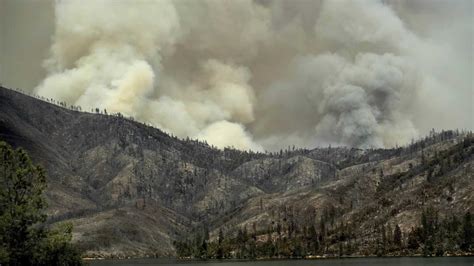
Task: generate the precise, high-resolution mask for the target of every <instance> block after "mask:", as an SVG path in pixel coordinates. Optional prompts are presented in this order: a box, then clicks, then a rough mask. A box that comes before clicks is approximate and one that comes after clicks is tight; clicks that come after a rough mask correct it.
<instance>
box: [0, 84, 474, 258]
mask: <svg viewBox="0 0 474 266" xmlns="http://www.w3.org/2000/svg"><path fill="white" fill-rule="evenodd" d="M48 101H52V100H48ZM61 105H63V106H57V105H55V104H52V103H49V102H47V101H44V100H43V101H42V100H39V99H36V98H33V97H29V96H26V95H23V94H21V93H18V92H15V91H12V90H8V89H5V88H0V110H1V112H0V139H2V140H5V141H7V142H8V143H10V144H12V145H13V146H15V147H23V148H25V149H26V150H27V151H28V152H29V153H30V154H31V157H32V158H33V160H34V162H35V163H40V164H41V165H43V166H44V167H45V168H46V170H47V173H48V176H49V177H50V178H49V186H48V191H47V198H48V202H49V203H50V207H49V209H48V214H49V215H50V217H51V218H50V222H51V223H53V222H59V221H71V222H73V224H74V225H75V230H74V241H75V242H76V243H78V244H79V245H80V246H81V247H82V248H83V249H84V250H85V251H86V252H87V254H88V255H90V256H145V255H156V256H167V255H176V249H175V246H174V244H173V242H175V241H177V240H180V239H183V238H186V237H187V236H189V235H191V234H192V232H193V231H196V228H201V227H202V226H203V224H206V225H207V226H209V228H208V229H209V231H210V237H211V239H215V238H216V237H217V234H218V232H219V231H220V230H224V231H226V233H228V234H230V235H232V234H235V233H237V231H238V229H239V228H243V227H245V228H247V227H249V228H250V227H254V228H255V231H258V232H264V231H265V230H266V229H267V228H268V227H269V226H273V227H276V226H277V225H279V224H280V225H281V226H283V227H285V226H289V224H290V220H291V221H292V222H294V221H298V224H299V226H300V227H303V226H307V225H309V224H317V220H318V218H321V217H322V215H323V213H325V212H332V211H333V212H334V214H333V222H334V223H335V224H337V223H338V222H341V221H356V222H357V224H358V225H360V226H361V228H360V230H359V231H360V235H361V236H363V237H361V238H360V239H358V240H355V241H356V243H358V244H359V246H360V247H361V248H360V250H358V251H357V252H359V254H363V253H362V252H363V250H362V249H363V248H367V249H370V248H372V247H371V245H373V243H372V242H371V241H372V240H373V238H374V236H375V235H376V234H377V232H374V230H372V229H373V228H374V226H375V225H378V224H394V223H396V224H397V225H398V224H400V227H401V228H402V232H403V233H404V234H408V232H409V231H410V229H411V227H413V226H415V225H416V224H417V218H418V217H419V216H420V215H421V213H420V210H421V209H422V208H424V207H423V206H427V205H434V206H437V208H438V209H439V210H440V213H441V214H443V215H449V213H455V214H461V213H463V212H465V211H471V212H472V211H473V206H474V204H473V203H474V199H473V196H472V194H473V193H472V192H473V191H474V189H473V187H474V182H473V178H472V173H473V171H472V170H473V155H472V152H473V150H474V149H473V147H472V146H473V144H472V143H471V142H469V144H468V146H467V147H466V148H463V149H462V151H461V152H457V149H458V146H459V145H461V144H462V143H463V141H465V139H469V141H470V140H471V139H472V134H471V133H469V132H467V133H466V132H461V133H460V132H456V131H444V132H441V133H437V134H435V133H433V134H432V135H431V136H430V137H427V138H425V139H422V140H420V141H418V142H414V143H413V144H411V145H409V146H407V147H404V148H393V149H371V150H360V149H354V148H344V147H328V148H315V149H311V150H308V149H288V150H286V151H283V150H282V151H280V152H279V153H254V152H248V151H238V150H234V149H224V150H218V149H216V148H213V147H211V146H209V145H207V144H205V143H203V142H199V141H195V140H189V139H186V140H180V139H178V138H176V137H172V136H169V135H168V134H166V133H164V132H163V131H161V130H159V129H156V128H153V127H150V126H148V125H145V124H143V123H139V122H136V121H132V120H130V119H126V118H124V117H123V116H121V115H119V114H118V115H117V114H116V115H105V114H93V113H85V112H80V111H77V110H78V108H77V107H72V108H70V109H67V108H63V107H65V106H66V104H64V103H61ZM71 109H74V110H71ZM450 152H452V153H453V154H451V155H449V154H450ZM463 152H467V155H466V156H467V157H465V158H464V157H463V158H462V160H461V159H460V160H459V161H457V159H456V162H450V163H449V164H451V163H452V165H451V166H446V167H445V170H444V171H446V172H445V173H442V174H439V171H440V169H441V168H442V167H441V166H440V165H442V162H444V160H445V159H442V162H439V163H438V164H436V163H435V162H433V161H435V160H436V159H437V158H438V157H439V156H440V155H439V154H440V153H442V154H448V155H446V156H448V157H446V158H449V160H450V161H453V160H454V159H453V158H454V157H456V156H461V155H459V154H464V153H463ZM443 158H444V157H443ZM446 160H448V159H446ZM431 163H432V164H433V165H431ZM425 165H428V166H425ZM438 168H439V169H438ZM430 171H432V172H433V173H435V174H434V175H437V177H436V179H435V180H434V181H433V180H431V181H430V180H429V178H428V175H429V172H430ZM433 173H431V175H433ZM433 182H435V183H433ZM433 184H435V185H433ZM450 186H451V187H453V189H452V191H449V190H450ZM438 190H440V191H438ZM420 191H421V192H420ZM423 191H428V192H429V193H433V194H432V195H428V196H426V197H427V198H423V197H425V196H424V195H421V196H420V195H418V194H419V193H424V192H423ZM448 197H450V198H451V201H449V202H448V201H447V200H446V199H447V198H448ZM402 198H403V199H402ZM422 204H423V205H422ZM417 206H418V207H417ZM380 207H383V208H386V209H387V210H386V211H385V210H384V211H382V212H380V213H379V212H378V210H377V209H378V208H380ZM290 210H291V211H290ZM313 210H314V213H315V214H314V215H313ZM449 210H451V211H449ZM392 214H393V215H392ZM370 215H374V217H375V218H374V219H371V220H367V217H370ZM289 217H293V218H289ZM295 217H297V218H295ZM356 222H354V224H355V223H356ZM334 230H335V229H334ZM359 231H358V232H359ZM263 235H264V234H263ZM328 237H329V236H328ZM371 239H372V240H371ZM327 245H328V247H327V249H326V251H328V252H330V251H331V250H333V249H337V244H335V243H333V244H327ZM331 252H332V251H331ZM356 254H357V253H356Z"/></svg>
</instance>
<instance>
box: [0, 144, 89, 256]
mask: <svg viewBox="0 0 474 266" xmlns="http://www.w3.org/2000/svg"><path fill="white" fill-rule="evenodd" d="M45 188H46V176H45V173H44V171H43V169H42V168H41V167H39V166H36V165H33V163H32V162H31V160H30V158H29V157H28V155H27V153H26V152H25V151H24V150H22V149H17V150H13V149H12V148H11V147H10V146H9V145H8V144H6V143H5V142H0V243H1V244H0V264H6V265H32V264H34V265H77V264H81V258H80V254H79V253H78V252H77V251H75V249H74V248H73V247H72V246H71V245H70V244H69V242H70V240H71V230H72V227H71V226H67V227H60V228H59V229H55V230H51V231H48V230H47V229H46V228H45V227H44V226H43V224H44V222H45V220H46V215H45V214H44V213H43V210H44V208H45V207H46V201H45V199H44V198H43V192H44V190H45Z"/></svg>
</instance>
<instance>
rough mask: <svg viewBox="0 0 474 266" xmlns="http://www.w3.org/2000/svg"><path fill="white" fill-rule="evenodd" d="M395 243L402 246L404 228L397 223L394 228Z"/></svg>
mask: <svg viewBox="0 0 474 266" xmlns="http://www.w3.org/2000/svg"><path fill="white" fill-rule="evenodd" d="M393 243H394V244H395V246H396V247H397V248H400V247H401V246H402V230H400V226H398V224H397V225H395V229H394V230H393Z"/></svg>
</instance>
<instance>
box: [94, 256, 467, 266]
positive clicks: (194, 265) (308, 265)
mask: <svg viewBox="0 0 474 266" xmlns="http://www.w3.org/2000/svg"><path fill="white" fill-rule="evenodd" d="M90 265H91V266H109V265H120V266H128V265H159V266H176V265H182V266H198V265H199V266H287V265H290V266H313V265H315V266H366V265H369V266H370V265H374V266H375V265H383V266H415V265H422V266H447V265H458V266H461V265H462V266H474V257H441V258H419V257H416V258H413V257H411V258H409V257H404V258H347V259H320V260H268V261H177V260H173V259H130V260H97V261H91V262H90Z"/></svg>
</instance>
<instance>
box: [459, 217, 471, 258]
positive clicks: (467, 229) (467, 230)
mask: <svg viewBox="0 0 474 266" xmlns="http://www.w3.org/2000/svg"><path fill="white" fill-rule="evenodd" d="M462 227H463V237H462V239H463V241H462V243H461V249H462V250H464V251H469V250H470V249H471V246H472V238H473V237H472V234H473V230H472V220H471V213H470V212H467V213H466V214H465V215H464V219H463V225H462Z"/></svg>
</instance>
